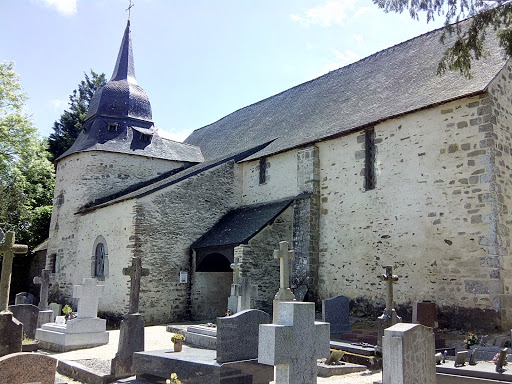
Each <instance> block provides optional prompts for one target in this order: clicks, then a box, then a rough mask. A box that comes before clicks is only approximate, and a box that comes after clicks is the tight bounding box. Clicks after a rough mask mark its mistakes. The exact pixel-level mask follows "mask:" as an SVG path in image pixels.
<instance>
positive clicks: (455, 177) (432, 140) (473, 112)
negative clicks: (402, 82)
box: [318, 95, 502, 327]
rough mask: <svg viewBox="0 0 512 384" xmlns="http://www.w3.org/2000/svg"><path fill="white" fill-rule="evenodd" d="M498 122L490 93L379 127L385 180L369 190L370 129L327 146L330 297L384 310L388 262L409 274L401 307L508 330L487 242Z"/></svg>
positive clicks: (324, 203)
mask: <svg viewBox="0 0 512 384" xmlns="http://www.w3.org/2000/svg"><path fill="white" fill-rule="evenodd" d="M491 119H492V116H491V115H490V107H489V100H488V97H487V95H482V96H474V97H470V98H465V99H461V100H457V101H453V102H450V103H447V104H444V105H442V106H439V107H436V108H431V109H428V110H424V111H420V112H417V113H414V114H410V115H406V116H403V117H401V118H397V119H392V120H388V121H385V122H383V123H381V124H378V125H377V126H375V143H376V162H375V167H376V178H377V183H376V188H375V189H374V190H368V191H367V190H365V188H364V166H365V163H364V161H365V160H364V148H365V147H364V133H363V132H358V133H353V134H350V135H347V136H344V137H341V138H338V139H334V140H330V141H326V142H321V143H319V144H318V147H319V149H320V164H321V170H320V173H321V181H320V190H321V202H320V204H321V207H320V212H321V218H320V239H321V240H320V267H319V291H320V296H321V298H328V297H331V296H334V295H338V294H343V295H346V296H348V297H350V298H352V299H353V300H354V301H355V302H356V307H357V305H358V304H360V305H361V306H368V307H370V306H371V307H377V308H382V307H384V295H385V285H384V284H383V283H381V282H379V279H378V275H379V274H381V273H382V271H383V269H382V266H383V265H387V264H389V265H393V266H394V271H395V272H396V273H397V274H398V275H399V276H400V280H399V281H398V283H396V284H395V302H396V303H397V305H398V306H399V307H400V306H401V307H403V308H410V307H411V304H412V302H413V301H416V300H432V301H434V302H436V303H437V304H438V306H439V307H440V317H441V320H444V319H446V318H447V317H446V315H452V316H451V320H452V324H451V325H454V326H457V325H459V326H461V325H463V324H462V323H467V324H470V323H479V322H480V323H481V320H482V318H485V319H486V324H485V325H486V326H488V327H493V326H494V325H496V324H498V323H499V316H498V313H497V311H496V308H495V305H494V304H493V298H494V297H495V296H496V294H499V293H500V292H501V291H502V285H501V282H500V279H499V278H498V279H496V278H495V277H494V276H495V274H496V271H494V272H493V270H496V267H495V265H496V258H495V255H496V254H490V253H489V250H491V249H490V248H489V246H491V247H492V245H490V244H489V246H488V244H487V242H488V239H487V237H488V236H489V235H490V229H489V228H490V225H493V224H491V222H492V220H493V219H492V216H493V209H495V206H496V204H495V202H494V200H493V198H492V197H491V195H492V194H489V188H490V182H491V181H492V180H493V178H495V177H496V176H494V173H495V171H494V169H495V168H494V166H493V164H492V161H491V159H492V150H491V149H490V146H491V147H492V145H491V142H490V141H489V138H488V135H486V132H485V126H486V124H487V123H488V122H489V120H491ZM489 161H490V163H489ZM494 227H496V226H494ZM500 228H501V227H500ZM491 231H492V230H491ZM491 251H492V252H500V251H499V250H498V249H496V248H493V249H492V250H491ZM356 309H357V308H356ZM483 315H485V317H482V316H483Z"/></svg>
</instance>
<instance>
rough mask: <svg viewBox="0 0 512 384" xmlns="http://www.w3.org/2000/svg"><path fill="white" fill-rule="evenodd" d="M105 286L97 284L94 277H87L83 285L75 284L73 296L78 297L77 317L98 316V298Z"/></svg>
mask: <svg viewBox="0 0 512 384" xmlns="http://www.w3.org/2000/svg"><path fill="white" fill-rule="evenodd" d="M104 288H105V286H103V285H96V279H94V278H85V279H83V281H82V285H73V298H75V299H78V306H77V318H91V317H93V318H94V317H97V314H98V300H99V298H100V296H101V295H102V294H103V289H104Z"/></svg>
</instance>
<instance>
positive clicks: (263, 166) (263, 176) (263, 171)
mask: <svg viewBox="0 0 512 384" xmlns="http://www.w3.org/2000/svg"><path fill="white" fill-rule="evenodd" d="M259 169H260V184H265V183H266V182H267V158H266V157H263V158H261V159H260V166H259Z"/></svg>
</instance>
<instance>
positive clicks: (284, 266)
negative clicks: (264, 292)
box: [274, 241, 294, 289]
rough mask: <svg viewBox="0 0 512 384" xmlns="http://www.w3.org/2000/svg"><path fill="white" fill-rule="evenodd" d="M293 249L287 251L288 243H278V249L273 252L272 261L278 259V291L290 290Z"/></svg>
mask: <svg viewBox="0 0 512 384" xmlns="http://www.w3.org/2000/svg"><path fill="white" fill-rule="evenodd" d="M293 256H294V252H293V249H290V250H288V242H287V241H281V242H279V249H276V250H274V259H279V266H280V275H279V280H280V285H279V288H280V289H286V288H288V289H289V288H290V262H291V260H292V259H293Z"/></svg>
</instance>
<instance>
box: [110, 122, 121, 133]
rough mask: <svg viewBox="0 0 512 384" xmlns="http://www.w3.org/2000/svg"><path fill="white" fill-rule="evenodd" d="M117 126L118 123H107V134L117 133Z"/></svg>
mask: <svg viewBox="0 0 512 384" xmlns="http://www.w3.org/2000/svg"><path fill="white" fill-rule="evenodd" d="M118 126H119V123H108V130H109V132H117V127H118Z"/></svg>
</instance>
